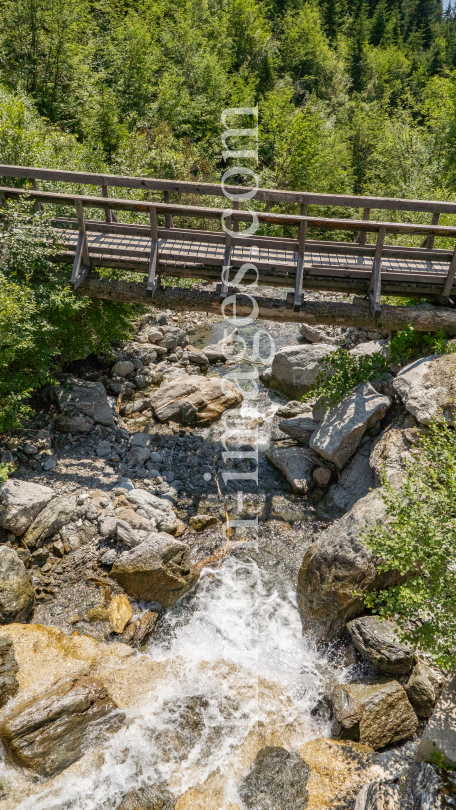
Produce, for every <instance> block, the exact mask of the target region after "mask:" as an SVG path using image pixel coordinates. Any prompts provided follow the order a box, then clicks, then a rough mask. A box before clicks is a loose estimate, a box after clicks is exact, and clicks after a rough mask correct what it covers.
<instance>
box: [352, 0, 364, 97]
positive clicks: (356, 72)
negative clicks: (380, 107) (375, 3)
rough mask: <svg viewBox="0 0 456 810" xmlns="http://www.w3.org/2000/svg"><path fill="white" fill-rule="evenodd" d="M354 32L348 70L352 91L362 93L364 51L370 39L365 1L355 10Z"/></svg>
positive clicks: (362, 0)
mask: <svg viewBox="0 0 456 810" xmlns="http://www.w3.org/2000/svg"><path fill="white" fill-rule="evenodd" d="M352 30H353V33H352V37H351V39H350V45H349V56H348V69H349V74H350V78H351V82H352V89H353V91H354V92H355V93H360V92H361V90H363V88H364V77H365V61H364V51H365V47H366V45H367V42H368V38H369V21H368V17H367V6H366V3H365V0H361V2H359V3H358V4H357V7H356V8H355V11H354V15H353V28H352Z"/></svg>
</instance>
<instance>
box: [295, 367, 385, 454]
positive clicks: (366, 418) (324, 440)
mask: <svg viewBox="0 0 456 810" xmlns="http://www.w3.org/2000/svg"><path fill="white" fill-rule="evenodd" d="M390 405H391V400H390V398H389V397H385V396H382V395H381V394H378V393H377V391H376V390H375V388H373V387H372V385H371V384H370V383H360V384H359V385H357V386H356V388H354V389H353V391H352V393H351V394H349V395H348V396H347V397H345V399H344V400H343V401H342V402H341V403H339V405H335V406H334V407H333V408H329V409H328V411H327V412H326V414H325V416H324V417H323V421H322V422H321V424H320V425H319V427H317V429H316V430H315V431H314V433H313V434H312V436H311V438H310V442H309V446H310V447H311V448H312V450H315V451H316V452H317V453H319V455H320V456H323V458H325V459H327V460H328V461H332V462H333V464H335V465H336V467H337V468H338V469H339V470H341V469H342V467H344V465H345V464H346V463H347V461H348V460H349V458H351V456H352V455H353V453H354V452H355V451H356V449H357V447H358V445H359V443H360V442H361V439H362V438H363V436H364V434H365V432H366V430H369V428H370V427H372V425H374V424H375V423H376V422H378V421H379V420H380V419H381V418H382V417H383V416H384V415H385V413H386V411H387V410H388V408H389V406H390Z"/></svg>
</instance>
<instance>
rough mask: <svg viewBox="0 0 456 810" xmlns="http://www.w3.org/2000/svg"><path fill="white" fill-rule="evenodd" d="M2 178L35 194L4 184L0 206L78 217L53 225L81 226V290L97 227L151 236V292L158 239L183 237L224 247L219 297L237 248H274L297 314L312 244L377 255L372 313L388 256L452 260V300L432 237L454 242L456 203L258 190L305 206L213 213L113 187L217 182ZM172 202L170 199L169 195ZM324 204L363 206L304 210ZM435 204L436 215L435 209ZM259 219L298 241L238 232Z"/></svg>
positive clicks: (50, 174)
mask: <svg viewBox="0 0 456 810" xmlns="http://www.w3.org/2000/svg"><path fill="white" fill-rule="evenodd" d="M0 176H3V177H14V178H16V179H26V180H29V181H30V182H31V184H32V188H31V189H21V188H14V187H10V186H3V187H0V204H1V202H2V200H6V199H17V198H20V197H24V196H27V197H28V198H29V199H32V200H34V201H35V204H36V205H38V206H43V205H44V204H53V205H64V206H69V207H74V209H75V213H76V217H75V219H70V220H68V218H61V219H59V220H57V221H56V222H55V224H56V225H57V226H58V227H77V229H78V231H79V235H78V241H77V246H76V252H75V258H74V262H73V273H72V281H73V284H74V286H75V288H76V287H78V286H79V285H80V284H81V282H82V281H83V279H84V278H85V277H86V276H87V274H88V273H89V272H90V267H91V258H90V254H89V246H88V240H87V231H88V230H89V231H90V230H96V231H102V232H108V233H124V234H131V233H136V234H143V235H146V236H147V237H148V238H149V239H150V258H149V272H148V281H147V289H148V290H149V292H150V293H151V294H152V293H153V291H154V290H155V288H156V284H157V277H158V273H157V267H158V254H159V244H158V242H159V239H160V238H165V239H166V238H169V237H170V236H171V237H173V238H176V237H178V236H182V237H183V238H185V240H189V241H192V240H193V241H205V242H211V243H215V244H224V246H225V255H224V261H223V271H222V284H221V290H220V294H221V297H222V298H223V297H226V295H227V294H228V285H229V270H230V267H231V257H232V250H233V247H235V246H236V245H238V244H242V245H246V246H248V245H250V246H257V247H273V248H277V249H285V250H290V251H293V252H294V253H295V261H296V276H295V293H294V308H295V310H297V309H299V307H300V306H301V302H302V290H303V280H304V277H305V264H304V255H305V253H306V252H311V251H312V249H315V245H318V246H319V248H320V249H321V248H323V249H324V251H325V252H328V253H331V252H332V253H343V254H344V255H345V254H346V255H358V256H363V257H364V256H366V257H369V256H371V257H372V258H373V264H372V271H371V277H370V281H369V295H370V301H371V309H372V311H373V312H378V311H379V310H380V294H381V261H382V257H391V258H414V259H425V260H432V259H437V260H439V261H448V262H449V268H448V273H447V276H446V279H445V283H444V286H443V288H442V293H441V294H442V296H443V297H447V296H448V295H449V294H450V291H451V289H452V286H453V282H454V278H455V273H456V249H455V250H453V251H449V250H448V249H436V248H434V239H435V237H436V236H437V237H449V238H451V239H454V238H456V226H448V225H440V224H439V223H438V218H439V216H440V213H442V212H445V213H451V214H455V213H456V203H445V202H441V201H437V202H430V201H427V200H425V201H420V200H398V199H392V198H377V197H376V198H373V197H355V196H348V195H332V194H331V195H330V194H313V193H310V192H288V191H283V192H282V191H276V190H267V189H260V190H259V191H258V192H257V194H256V198H257V199H260V200H261V199H262V200H266V201H267V200H270V201H277V200H280V201H282V202H296V203H299V205H300V213H299V214H290V213H280V212H276V211H268V210H266V211H243V210H240V209H236V208H234V206H233V209H229V210H227V208H226V207H225V208H215V207H208V206H195V205H182V204H177V203H172V202H169V201H168V202H165V201H164V202H149V201H146V200H129V199H124V198H121V199H118V198H110V197H109V188H110V187H111V186H116V185H117V186H118V187H124V188H148V189H153V190H157V189H161V190H163V192H164V193H165V192H166V193H168V195H169V194H170V193H171V192H172V191H174V192H178V193H189V194H195V193H196V194H204V195H213V196H224V195H223V191H222V190H221V188H220V186H217V185H215V184H214V185H213V184H207V183H206V184H198V183H191V182H188V181H179V182H176V181H170V180H155V179H144V178H131V177H116V176H113V175H97V174H86V173H81V172H63V171H57V170H51V169H37V168H29V167H17V166H4V165H0ZM36 180H58V181H63V182H68V183H87V184H90V185H97V184H99V185H100V186H101V188H102V194H103V196H101V197H96V196H93V195H75V194H65V193H61V192H49V191H38V190H37V189H36V188H33V186H34V185H36ZM226 190H227V191H229V193H231V194H232V196H233V195H234V194H235V193H237V194H241V193H245V192H246V190H247V189H246V187H236V186H230V187H226ZM168 200H169V197H168ZM310 203H312V204H323V205H333V206H342V205H346V206H348V207H362V208H363V211H364V214H363V219H353V218H349V219H348V218H336V217H317V216H310V215H308V214H307V213H306V205H307V204H310ZM374 207H375V208H384V209H386V210H402V211H416V212H418V211H420V212H422V211H428V212H431V213H432V222H431V223H430V224H424V223H421V222H417V223H410V222H385V221H383V220H382V221H376V220H371V219H369V218H368V215H367V214H368V213H370V210H371V208H374ZM437 207H438V210H437ZM85 208H90V209H93V208H99V209H102V210H103V211H104V212H105V219H106V221H105V222H100V221H98V220H87V219H86V217H85V213H84V209H85ZM116 211H133V212H138V213H139V212H143V213H146V214H148V219H149V224H148V225H140V224H135V225H131V224H124V223H120V222H117V221H116V218H115V212H116ZM161 214H163V215H164V218H165V227H164V228H163V227H160V226H159V224H158V218H157V217H158V215H161ZM173 216H176V217H179V218H180V219H184V220H185V219H195V218H199V219H216V220H220V219H221V218H223V217H225V224H226V226H227V227H226V231H225V232H222V231H221V232H217V231H202V230H196V229H192V228H175V227H173ZM254 217H255V218H256V219H257V221H258V222H259V223H270V224H274V225H281V226H290V227H297V229H298V237H297V239H290V238H287V239H285V238H280V237H276V236H261V235H256V234H255V235H252V236H248V235H243V234H242V233H240V232H239V230H238V226H239V223H240V222H248V223H249V224H250V223H252V218H254ZM309 227H314V228H318V229H319V230H329V231H331V230H333V231H339V232H340V231H345V232H347V231H352V232H355V233H357V234H358V239H357V241H356V242H340V241H338V242H335V241H334V242H323V241H320V240H319V241H318V242H315V241H313V240H309V239H308V238H307V231H308V228H309ZM367 233H375V234H377V239H376V243H375V244H373V245H368V244H366V238H365V237H366V234H367ZM390 234H404V235H408V236H411V235H416V234H420V235H425V237H426V238H425V241H424V243H423V244H422V246H421V248H416V247H409V246H397V245H386V244H385V238H386V237H387V235H390Z"/></svg>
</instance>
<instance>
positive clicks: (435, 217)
mask: <svg viewBox="0 0 456 810" xmlns="http://www.w3.org/2000/svg"><path fill="white" fill-rule="evenodd" d="M439 219H440V213H439V212H438V211H436V212H435V213H434V214H432V221H431V225H438V224H439ZM434 242H435V234H433V233H430V234H429V235H428V236H426V239H424V241H423V244H422V247H425V248H428V249H429V250H432V248H433V247H434Z"/></svg>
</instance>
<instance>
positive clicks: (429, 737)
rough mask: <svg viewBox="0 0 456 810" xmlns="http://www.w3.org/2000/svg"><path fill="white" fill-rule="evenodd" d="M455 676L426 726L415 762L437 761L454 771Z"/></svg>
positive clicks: (455, 753)
mask: <svg viewBox="0 0 456 810" xmlns="http://www.w3.org/2000/svg"><path fill="white" fill-rule="evenodd" d="M455 716H456V674H453V677H452V678H451V680H450V681H449V682H448V684H447V685H446V687H445V689H444V690H443V692H442V695H441V697H440V698H439V700H438V702H437V705H436V707H435V709H434V711H433V713H432V717H431V719H430V720H429V723H428V724H427V726H426V729H425V731H424V734H423V736H422V738H421V742H420V745H419V748H418V751H417V754H416V762H423V761H427V762H430V761H437V762H439V763H441V764H442V765H446V766H448V767H449V768H452V769H456V723H455V722H454V717H455Z"/></svg>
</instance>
